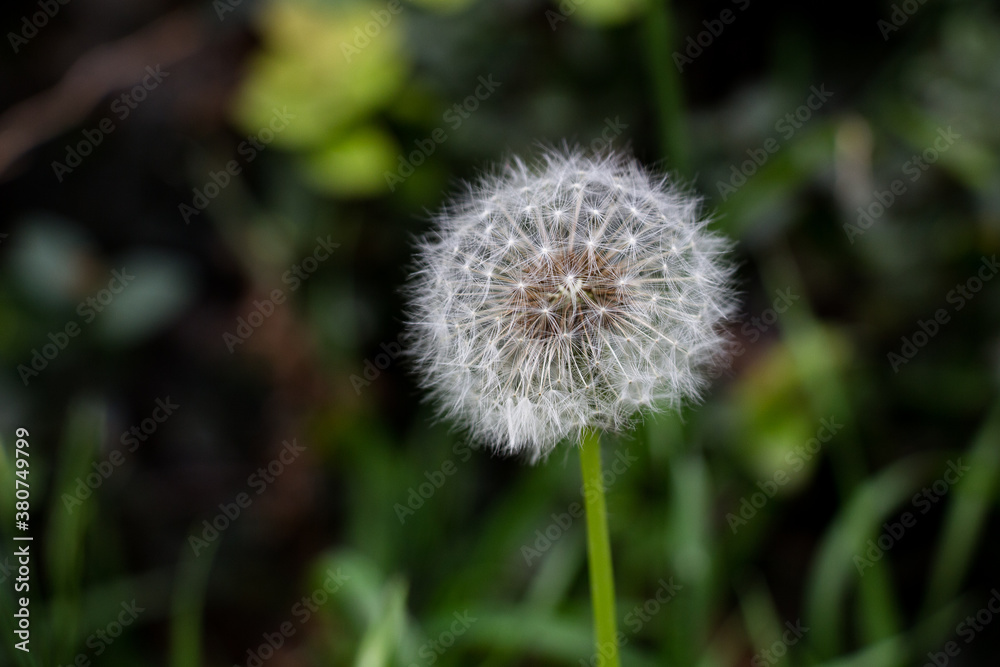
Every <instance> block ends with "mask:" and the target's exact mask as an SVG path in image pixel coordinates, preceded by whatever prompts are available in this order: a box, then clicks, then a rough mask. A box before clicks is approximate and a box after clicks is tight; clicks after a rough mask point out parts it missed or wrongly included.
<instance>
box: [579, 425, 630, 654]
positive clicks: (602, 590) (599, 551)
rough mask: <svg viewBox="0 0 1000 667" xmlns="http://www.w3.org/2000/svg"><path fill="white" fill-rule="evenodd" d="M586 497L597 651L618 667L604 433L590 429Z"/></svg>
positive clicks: (584, 450) (583, 456) (583, 449)
mask: <svg viewBox="0 0 1000 667" xmlns="http://www.w3.org/2000/svg"><path fill="white" fill-rule="evenodd" d="M580 469H581V471H582V472H583V499H584V505H585V506H586V508H587V558H588V560H589V561H590V599H591V603H592V605H593V608H594V609H593V611H594V634H595V636H596V640H597V654H598V655H600V656H602V657H603V658H604V659H603V661H601V662H600V663H599V664H601V665H603V666H604V667H618V666H619V665H620V664H621V663H620V662H619V660H618V640H617V637H616V634H617V628H616V616H615V579H614V574H613V570H612V567H611V542H610V540H609V539H608V510H607V507H606V505H605V504H604V483H603V482H602V481H601V435H600V433H599V432H598V431H596V430H593V429H588V430H587V431H586V432H585V433H584V434H583V438H582V439H581V441H580Z"/></svg>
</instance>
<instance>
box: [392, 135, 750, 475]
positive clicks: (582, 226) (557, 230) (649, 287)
mask: <svg viewBox="0 0 1000 667" xmlns="http://www.w3.org/2000/svg"><path fill="white" fill-rule="evenodd" d="M727 250H728V243H727V242H726V241H724V240H723V239H722V238H721V237H719V236H717V235H715V234H714V233H712V232H711V231H709V230H708V229H707V220H706V219H705V218H704V217H703V216H702V214H701V201H700V199H699V198H697V197H695V196H692V195H690V194H688V193H686V192H684V191H681V190H680V189H678V188H677V187H676V186H675V185H673V184H672V183H671V181H670V180H669V179H668V178H667V177H666V176H659V175H654V174H651V173H649V172H647V171H646V170H644V169H643V168H642V167H641V166H640V165H639V164H638V163H637V162H636V161H634V160H633V159H630V158H626V157H622V156H616V155H606V156H601V157H586V156H584V155H583V154H582V153H580V152H578V151H569V150H563V151H547V152H546V153H545V154H544V155H543V157H542V159H541V160H540V161H538V163H536V164H528V163H525V162H523V161H522V160H520V159H516V158H514V159H512V160H510V161H509V162H508V163H507V164H506V165H505V166H504V167H503V168H502V169H501V170H499V171H498V172H496V173H494V174H490V175H486V176H484V177H482V178H481V179H480V180H479V181H478V182H477V183H475V184H473V185H470V186H468V187H467V190H466V191H465V193H464V194H463V195H461V196H459V197H457V198H456V199H454V200H453V201H452V202H451V204H450V205H449V206H447V207H446V208H445V209H444V210H443V211H442V212H441V213H440V214H439V215H438V216H437V218H436V228H435V230H434V231H433V232H432V233H431V234H430V235H428V236H427V237H426V238H424V239H423V240H422V242H421V243H420V247H419V251H418V255H417V268H416V271H415V273H414V275H413V277H412V279H411V281H410V283H409V285H408V290H407V291H408V294H409V298H410V313H409V315H410V328H409V331H410V335H411V344H410V348H411V350H410V352H411V354H412V355H413V357H414V359H415V362H416V366H417V369H418V371H419V374H420V378H421V382H422V384H423V386H424V387H426V388H427V389H428V390H429V392H430V394H431V396H432V397H433V398H434V399H435V400H436V402H437V403H438V405H439V410H440V414H441V415H442V416H443V417H445V418H448V419H451V420H454V421H455V422H457V423H458V424H460V425H462V426H464V427H466V428H468V430H469V431H470V432H471V434H472V435H473V436H474V437H475V438H476V439H478V440H480V441H483V442H485V443H487V444H489V445H491V446H493V447H495V448H497V449H498V450H499V451H501V452H503V453H507V454H526V455H527V456H528V457H529V458H530V459H531V460H532V461H535V460H538V459H539V458H541V457H544V456H545V455H547V454H548V453H549V452H550V451H551V450H552V448H553V447H554V446H555V445H556V444H557V443H559V442H560V441H561V440H563V439H565V438H567V437H570V436H573V437H575V438H576V439H577V440H579V438H580V437H581V436H582V435H583V434H584V432H585V431H587V430H588V429H600V430H609V429H612V430H613V429H620V428H622V427H625V426H627V425H629V424H630V423H631V422H632V421H633V420H634V419H635V418H636V416H638V415H641V414H643V413H646V412H649V411H655V410H660V409H664V408H676V407H678V406H679V405H680V404H681V403H682V402H683V401H684V400H685V399H690V400H695V399H697V398H698V397H699V395H700V392H701V390H702V389H703V388H704V386H705V378H704V370H705V368H706V367H707V366H708V365H709V364H710V363H711V362H712V361H713V359H714V358H715V357H716V356H717V355H718V354H719V352H720V351H721V349H722V347H723V345H724V336H723V332H722V328H721V323H722V322H723V320H725V319H727V318H728V317H729V316H730V314H731V312H732V310H733V307H734V295H733V291H732V287H731V280H730V278H731V265H730V263H729V262H728V261H727V259H726V256H725V255H726V252H727Z"/></svg>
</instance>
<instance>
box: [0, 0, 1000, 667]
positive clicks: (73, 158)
mask: <svg viewBox="0 0 1000 667" xmlns="http://www.w3.org/2000/svg"><path fill="white" fill-rule="evenodd" d="M0 17H2V18H0V27H2V31H3V33H4V40H3V41H4V44H3V45H2V46H0V106H2V109H3V110H2V112H0V179H2V182H0V208H2V217H3V220H2V223H0V232H2V236H0V323H2V326H0V357H2V359H3V370H4V372H3V374H2V375H0V441H2V450H0V452H2V456H0V480H2V481H0V489H2V493H0V539H2V542H3V546H2V547H0V611H2V615H0V619H2V620H0V628H3V632H2V637H3V639H2V641H0V664H3V665H45V666H52V665H70V664H74V665H79V666H81V667H82V666H84V665H90V664H93V665H108V666H110V665H146V664H148V665H172V666H175V667H186V666H193V665H241V666H246V667H260V665H269V666H274V667H278V666H279V665H280V666H282V667H299V666H303V667H305V666H313V665H315V666H319V665H357V666H359V667H362V666H363V667H377V666H387V667H388V666H394V667H410V666H411V665H431V664H438V665H456V666H458V665H461V666H467V665H484V666H491V667H493V666H500V665H525V666H527V665H574V666H575V665H596V664H598V661H599V658H598V657H596V656H595V655H594V649H593V647H592V639H591V626H590V611H589V599H588V586H587V575H586V559H585V552H584V540H583V530H584V527H583V522H582V521H581V520H579V519H577V518H574V517H573V516H572V515H571V514H570V509H571V508H572V505H573V503H574V502H576V501H577V499H578V498H579V494H580V478H579V471H578V463H577V460H576V459H577V457H576V454H575V452H573V451H572V448H571V447H564V448H562V449H560V450H559V451H558V453H557V454H555V455H553V456H552V457H551V458H550V459H549V460H548V461H547V462H545V463H543V464H540V465H537V466H534V467H530V466H527V465H525V464H524V463H523V462H520V461H517V460H506V459H499V458H496V457H494V456H491V455H490V454H489V452H484V451H481V450H478V449H475V448H473V447H471V446H470V443H468V442H467V441H466V439H465V437H464V436H463V434H462V433H456V432H453V431H451V430H450V429H449V425H448V424H438V423H434V422H433V420H432V418H431V417H432V410H431V407H430V406H427V405H425V404H422V403H421V401H420V394H419V392H418V391H417V390H416V389H415V383H414V380H413V378H412V376H410V375H409V373H408V371H407V367H406V364H405V362H404V360H403V359H402V358H401V357H400V356H399V354H398V352H399V347H398V342H397V341H398V336H399V334H400V331H401V323H402V321H403V315H402V307H403V303H402V300H401V297H400V294H399V291H398V290H399V286H400V285H401V284H402V283H403V282H404V281H405V279H406V276H407V265H408V262H409V258H410V253H411V249H412V241H413V239H414V238H415V237H416V236H417V235H419V234H421V233H422V232H423V231H425V230H427V229H428V227H429V215H430V212H432V211H433V210H434V209H436V208H437V207H438V206H440V205H441V204H442V202H443V201H445V200H446V198H447V196H448V193H449V192H450V191H452V190H453V188H455V187H456V186H457V185H458V184H459V182H460V181H461V180H462V179H468V178H472V177H474V176H475V175H476V174H477V172H478V171H479V170H481V169H483V168H485V167H487V166H488V165H489V164H491V163H493V162H495V161H497V160H502V159H503V158H504V156H505V155H510V154H511V153H517V154H525V155H531V154H534V153H537V151H538V150H539V146H540V145H544V144H558V143H560V142H562V141H567V142H569V143H571V144H578V145H580V146H582V147H584V148H585V149H586V150H590V151H602V150H609V149H611V150H622V151H629V152H631V153H633V154H634V155H635V156H636V157H637V158H638V159H640V160H641V161H642V162H643V163H645V164H647V165H649V166H651V167H654V168H657V169H661V170H666V171H671V172H672V173H673V174H675V177H676V178H677V179H679V180H680V181H681V182H683V183H685V184H687V185H688V186H690V187H691V188H693V189H694V190H696V191H698V192H700V193H701V194H703V195H704V197H705V202H706V209H707V210H708V211H710V212H711V213H712V215H713V217H714V223H713V224H714V226H715V227H716V228H717V229H718V230H720V231H721V232H723V233H725V234H727V235H728V236H730V237H731V238H732V239H733V240H734V241H735V243H736V253H735V254H736V258H737V260H738V261H739V263H740V270H739V280H740V287H741V290H742V304H743V305H742V308H741V313H742V314H741V316H740V318H739V319H738V320H736V321H734V322H733V323H732V325H731V327H730V328H731V331H732V334H733V344H732V347H731V349H730V350H729V351H728V354H727V355H726V358H725V360H724V363H723V365H722V367H721V368H720V369H718V371H717V372H716V373H715V378H714V383H713V386H712V388H711V391H710V392H709V394H708V398H707V400H706V401H705V402H704V404H702V405H700V406H689V407H688V408H686V409H685V410H684V412H683V414H681V415H671V414H668V415H661V416H657V417H655V418H650V419H648V420H646V421H645V423H644V424H642V425H641V426H640V427H639V428H637V429H636V430H635V431H634V432H631V433H627V434H621V435H619V436H617V437H610V438H608V439H606V440H605V443H604V446H605V462H606V466H607V468H608V469H609V470H610V469H611V464H612V463H614V462H616V461H617V462H618V465H617V470H616V471H612V472H611V473H610V474H609V478H608V494H609V499H608V502H609V511H610V521H611V537H612V541H613V552H614V558H615V566H616V579H617V586H618V597H619V622H620V629H621V631H622V636H623V644H624V649H623V651H624V664H625V665H633V666H646V665H648V666H650V667H652V666H656V665H684V666H685V667H689V666H694V665H698V666H705V667H708V666H716V665H717V666H739V665H752V666H754V667H757V666H760V665H776V664H781V665H785V666H787V667H792V666H794V665H825V666H828V667H832V666H834V665H836V666H838V667H846V666H854V665H856V666H858V667H862V666H864V667H868V666H880V667H881V666H884V667H895V666H897V665H899V666H903V665H925V664H934V665H937V666H938V667H941V666H942V665H990V664H995V660H996V658H995V656H996V655H997V653H998V651H1000V618H998V617H997V614H996V613H995V612H994V611H993V610H991V608H990V605H992V606H993V609H996V610H1000V594H998V593H997V592H996V591H997V587H998V586H1000V575H998V574H997V569H996V563H997V562H998V559H1000V540H997V538H996V535H997V531H998V529H1000V513H998V506H997V502H998V498H1000V491H998V477H1000V408H998V393H997V384H998V380H1000V336H998V331H1000V329H998V323H1000V280H991V279H992V278H993V277H994V276H995V275H996V272H997V271H998V267H997V266H996V264H995V258H996V253H997V252H998V250H1000V152H998V149H1000V124H998V123H997V117H998V113H1000V12H998V8H997V6H996V5H995V3H991V2H986V1H979V2H977V1H964V2H960V1H955V2H918V1H917V0H905V1H903V2H895V3H890V2H886V1H879V2H847V3H836V4H832V5H831V4H825V5H811V4H808V3H793V2H785V1H778V2H771V3H764V2H759V1H758V0H733V1H729V0H726V1H720V0H712V1H709V2H688V1H683V2H682V1H679V0H678V1H676V2H671V3H669V4H667V3H657V2H644V1H642V0H627V1H617V2H615V1H611V0H576V1H574V0H563V1H562V2H560V3H556V2H549V1H546V0H495V1H486V0H482V1H471V0H419V1H417V0H414V1H410V0H401V1H400V2H397V1H396V0H390V1H388V2H386V1H383V0H358V1H354V2H349V1H346V0H345V1H340V2H334V1H332V0H330V1H326V2H323V1H321V0H273V1H264V0H262V1H259V2H254V1H252V0H242V1H241V0H215V1H214V2H202V3H194V2H173V1H167V2H153V1H152V0H142V1H131V2H125V1H124V0H71V1H69V2H66V3H64V4H61V3H60V2H59V0H47V1H46V0H42V1H40V2H38V1H36V2H15V3H6V4H5V5H4V7H3V9H2V11H0ZM116 272H117V273H116ZM17 428H24V429H27V431H28V432H29V437H28V441H29V443H30V445H29V450H28V451H29V452H30V468H29V470H30V473H29V480H30V485H31V486H30V488H31V496H30V510H29V513H30V528H29V531H28V533H27V534H30V535H32V536H33V537H34V541H33V542H32V546H31V549H32V560H31V578H30V585H31V590H30V600H31V603H30V614H31V631H32V634H31V640H30V648H31V652H30V653H24V652H22V651H18V650H15V649H14V648H13V645H14V643H15V641H17V639H15V636H14V635H13V629H14V627H13V626H14V619H13V616H12V614H13V613H14V605H15V597H16V596H15V594H14V592H13V585H14V582H15V578H16V576H17V572H16V568H17V563H16V562H15V560H16V559H14V558H13V557H12V556H11V554H12V552H13V550H14V548H15V544H14V542H13V541H12V539H11V538H12V536H13V535H14V534H24V533H23V532H20V531H18V530H17V529H16V528H15V517H14V513H15V506H14V502H15V498H14V480H15V473H16V472H17V470H18V468H17V467H16V466H17V463H16V460H17V459H16V454H15V448H16V445H15V432H16V431H15V430H16V429H17ZM213 524H214V525H213Z"/></svg>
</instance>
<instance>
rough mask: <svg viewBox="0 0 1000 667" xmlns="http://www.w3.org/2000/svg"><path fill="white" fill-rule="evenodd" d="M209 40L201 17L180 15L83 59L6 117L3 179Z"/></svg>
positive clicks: (0, 125) (1, 140)
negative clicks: (140, 80)
mask: <svg viewBox="0 0 1000 667" xmlns="http://www.w3.org/2000/svg"><path fill="white" fill-rule="evenodd" d="M205 37H206V36H205V30H204V28H203V26H202V24H201V21H200V20H199V19H198V18H197V15H196V14H194V13H193V12H189V11H179V12H175V13H173V14H169V15H167V16H164V17H163V18H160V19H158V20H157V21H155V22H153V23H151V24H149V25H147V26H145V27H143V28H142V29H140V30H138V31H136V32H135V33H133V34H131V35H129V36H127V37H124V38H122V39H120V40H118V41H116V42H112V43H109V44H102V45H101V46H98V47H96V48H93V49H91V50H90V51H88V52H86V53H84V54H83V55H81V56H80V58H79V59H78V60H77V61H76V62H75V63H73V65H72V66H71V67H70V68H69V70H68V71H67V72H66V74H65V75H64V76H63V77H62V79H61V80H60V81H59V83H57V84H56V85H55V86H53V87H52V88H50V89H48V90H46V91H44V92H42V93H40V94H38V95H36V96H35V97H32V98H30V99H27V100H25V101H23V102H21V103H20V104H17V105H16V106H13V107H11V108H10V109H9V110H8V111H7V112H6V113H4V114H3V116H0V179H5V178H7V176H8V170H9V169H10V167H11V165H13V164H14V163H15V162H16V161H17V160H18V159H19V158H21V157H22V156H23V155H25V154H26V153H28V152H29V151H31V150H32V149H34V148H35V147H37V146H39V145H41V144H43V143H44V142H46V141H48V140H49V139H52V138H53V137H55V136H57V135H58V134H59V133H60V132H62V131H64V130H66V129H67V128H70V127H73V126H74V125H76V124H77V123H79V122H80V121H81V120H82V119H83V118H85V117H86V115H87V114H88V113H89V112H90V111H91V109H93V107H94V106H95V105H96V104H98V103H99V102H100V101H101V100H102V99H103V98H104V97H105V96H106V95H108V94H109V93H111V92H113V91H115V90H117V89H119V88H122V87H125V86H128V85H130V84H133V83H135V82H136V80H137V77H140V76H141V74H142V73H143V68H144V67H146V66H148V65H150V64H158V65H163V66H169V65H171V64H172V63H176V62H178V61H180V60H183V59H184V58H187V57H188V56H190V55H192V54H193V53H196V52H197V51H198V50H199V49H200V48H201V46H202V45H203V44H204V42H205Z"/></svg>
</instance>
